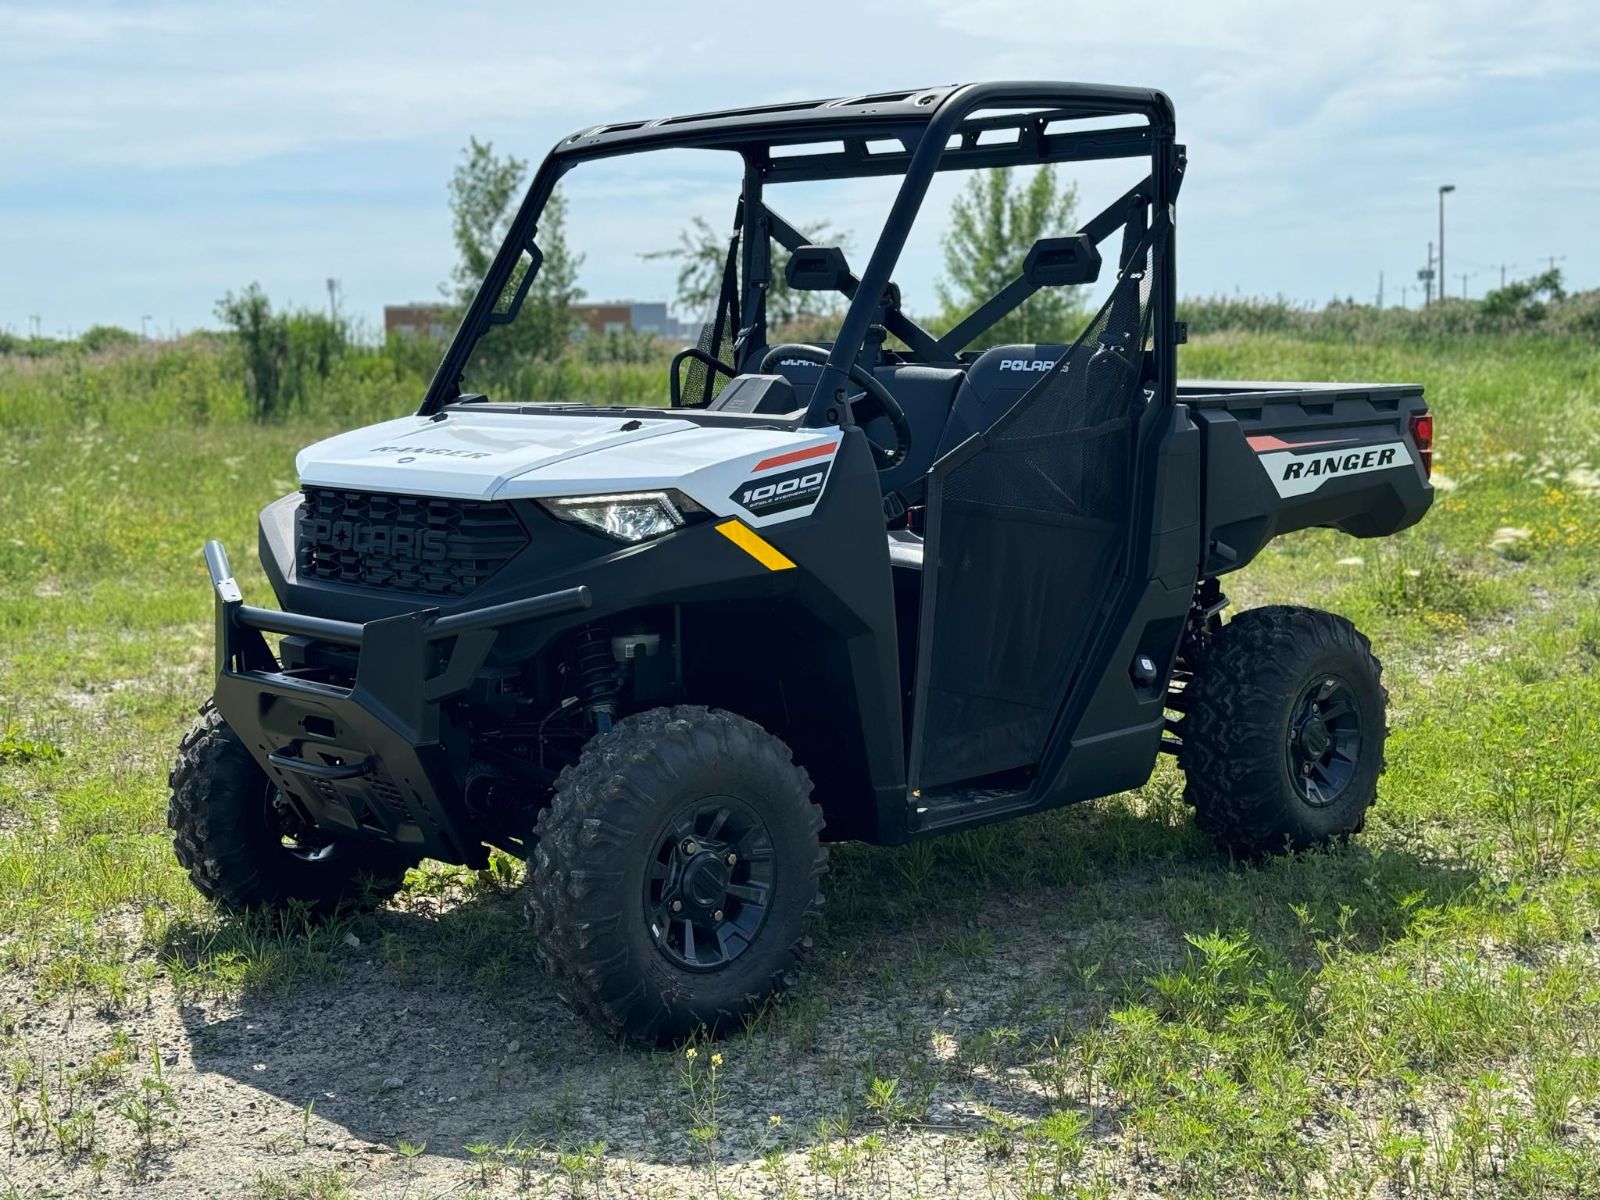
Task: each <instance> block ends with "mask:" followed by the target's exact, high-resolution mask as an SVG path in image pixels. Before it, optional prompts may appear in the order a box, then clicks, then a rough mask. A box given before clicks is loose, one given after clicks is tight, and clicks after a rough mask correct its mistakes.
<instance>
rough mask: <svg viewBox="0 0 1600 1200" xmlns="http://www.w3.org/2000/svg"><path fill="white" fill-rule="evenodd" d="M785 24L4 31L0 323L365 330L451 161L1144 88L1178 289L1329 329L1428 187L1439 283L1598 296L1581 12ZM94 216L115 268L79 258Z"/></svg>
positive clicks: (653, 202) (1523, 9) (926, 262)
mask: <svg viewBox="0 0 1600 1200" xmlns="http://www.w3.org/2000/svg"><path fill="white" fill-rule="evenodd" d="M799 15H800V18H801V19H799V20H797V19H796V14H795V13H794V12H792V11H779V10H769V9H760V8H757V9H747V8H746V9H735V8H734V7H733V6H730V5H728V4H726V3H720V2H719V3H716V4H709V3H708V4H699V5H696V4H683V3H679V4H670V5H669V4H661V3H659V0H613V3H612V4H610V5H608V6H605V7H604V8H599V7H596V6H573V5H561V6H556V5H548V4H547V5H538V6H536V5H530V4H526V3H520V4H491V3H485V2H467V3H459V4H452V5H449V6H435V5H428V4H423V3H420V2H419V0H414V2H406V0H390V2H387V3H380V2H379V0H352V2H349V3H340V4H337V5H319V4H310V3H302V4H248V3H245V4H230V5H226V6H223V5H216V4H201V3H193V2H174V0H154V2H152V3H144V4H139V5H137V6H135V5H132V4H124V3H113V2H110V0H101V2H99V3H86V4H54V5H50V6H43V5H17V4H5V3H3V0H0V78H3V79H4V80H5V84H4V87H3V88H0V161H3V162H5V164H6V169H5V172H4V173H3V174H0V325H4V324H6V323H11V324H13V325H16V324H20V323H21V322H22V320H23V314H26V313H29V312H35V311H44V312H52V313H68V312H70V313H71V314H72V315H71V319H72V321H73V322H74V323H76V324H78V325H80V326H81V325H82V324H83V323H85V322H86V321H89V320H102V319H109V320H120V321H122V322H124V323H129V322H136V321H137V318H138V316H139V315H141V314H142V313H143V312H149V311H153V310H159V311H161V312H170V313H173V314H175V319H176V320H178V321H179V323H182V324H187V323H194V322H199V321H204V320H207V319H208V318H209V313H210V307H211V303H212V301H213V300H214V299H215V297H216V295H218V294H220V292H221V291H223V290H225V289H226V288H228V287H237V286H239V284H240V283H241V282H244V281H247V280H248V279H249V278H251V277H253V276H260V277H261V278H263V281H264V282H268V283H269V286H271V287H272V288H274V289H280V290H281V291H282V293H283V295H284V297H285V298H286V299H295V300H300V301H302V302H315V300H316V298H317V294H318V292H319V290H320V288H321V283H322V279H323V277H324V276H325V275H327V274H330V273H333V274H339V275H340V276H341V277H342V278H344V279H345V281H346V287H347V292H348V294H349V295H350V297H351V299H352V302H355V303H364V304H368V305H370V306H372V307H374V309H375V307H376V306H377V305H378V304H380V303H381V302H382V301H383V300H384V299H385V298H390V299H392V298H395V296H397V295H398V296H399V297H400V298H407V297H409V296H425V295H428V294H431V292H432V290H433V287H434V285H435V283H436V281H437V280H438V279H440V278H442V277H444V276H445V275H446V274H447V272H448V269H449V245H448V241H447V240H446V234H447V224H446V218H445V214H444V211H443V189H444V183H445V178H446V176H447V175H448V171H449V165H450V161H451V158H452V156H453V152H454V148H455V147H459V146H460V145H462V144H463V143H464V142H465V141H466V138H467V136H468V135H474V134H475V135H477V136H480V137H482V136H489V137H493V138H494V139H495V141H496V144H497V145H499V146H500V147H502V148H505V149H510V150H513V151H514V152H516V153H519V154H522V155H525V156H529V157H537V156H538V155H539V154H541V153H542V152H543V151H544V150H545V149H546V148H547V147H548V146H549V145H550V144H551V143H552V142H553V141H554V140H555V139H556V138H557V137H559V136H561V135H562V134H564V133H567V132H570V131H571V130H572V129H575V128H578V127H581V126H583V125H585V124H588V123H591V122H594V121H600V120H607V119H617V118H622V117H648V116H658V115H665V114H668V113H676V112H685V111H696V110H704V109H707V108H721V107H729V106H733V105H738V104H745V103H755V102H761V101H771V100H780V99H797V98H806V97H809V96H826V95H839V94H849V93H853V92H861V91H867V90H876V89H881V88H889V87H897V86H917V85H922V84H930V83H937V82H952V81H957V80H964V79H973V78H1007V77H1011V78H1019V77H1020V78H1029V77H1031V78H1062V77H1065V78H1077V79H1088V80H1096V81H1104V82H1122V83H1136V84H1149V85H1154V86H1159V87H1162V88H1164V89H1165V90H1167V91H1168V92H1169V93H1170V94H1171V95H1172V96H1173V97H1174V99H1175V101H1176V102H1177V106H1178V114H1179V127H1180V133H1181V136H1182V137H1183V138H1184V140H1185V141H1186V142H1187V143H1188V145H1189V148H1190V163H1191V170H1190V175H1189V179H1188V182H1187V184H1186V185H1185V194H1184V200H1183V208H1184V215H1183V217H1182V224H1183V227H1184V231H1185V232H1184V236H1183V238H1182V239H1181V245H1182V251H1181V255H1182V258H1181V261H1180V272H1181V278H1182V280H1183V281H1184V282H1183V284H1182V286H1183V287H1184V288H1185V289H1186V290H1190V291H1212V290H1233V289H1234V288H1235V287H1239V288H1242V289H1243V290H1246V291H1251V292H1276V291H1284V292H1287V293H1289V294H1291V295H1294V296H1297V297H1301V298H1314V299H1325V298H1326V297H1327V296H1328V295H1331V294H1335V293H1337V294H1345V293H1347V292H1351V291H1357V290H1360V291H1362V292H1364V291H1365V290H1366V289H1367V288H1368V287H1369V286H1370V284H1369V283H1368V282H1367V281H1368V280H1369V279H1375V277H1376V274H1377V272H1378V271H1379V270H1381V269H1382V270H1387V272H1388V273H1389V276H1390V278H1391V279H1396V278H1400V277H1402V276H1404V275H1409V274H1410V273H1411V272H1412V271H1414V268H1415V267H1416V266H1417V265H1420V260H1421V258H1422V256H1423V254H1424V246H1425V241H1426V239H1427V238H1428V237H1429V236H1432V234H1431V228H1432V218H1433V210H1432V206H1431V203H1430V201H1431V197H1432V189H1433V187H1434V186H1435V185H1436V184H1437V183H1438V182H1440V181H1441V180H1442V179H1443V178H1444V175H1445V174H1446V173H1448V174H1449V175H1450V178H1451V180H1452V181H1453V182H1455V183H1457V184H1458V185H1459V188H1460V191H1459V193H1458V195H1457V196H1456V197H1454V198H1453V205H1454V207H1453V209H1452V212H1453V214H1454V215H1453V217H1452V220H1454V221H1456V222H1458V225H1457V226H1456V228H1457V230H1458V233H1457V234H1455V235H1453V236H1452V257H1453V258H1454V257H1455V256H1456V255H1459V256H1460V258H1459V261H1460V262H1461V263H1462V264H1463V265H1466V264H1468V263H1470V262H1472V261H1473V260H1474V259H1480V260H1482V261H1483V262H1485V263H1491V262H1498V261H1500V260H1501V259H1509V260H1511V261H1516V262H1527V263H1530V264H1531V263H1532V262H1534V261H1535V260H1536V259H1537V258H1538V257H1539V256H1541V255H1544V254H1552V253H1557V254H1559V253H1565V254H1567V255H1568V261H1567V262H1566V263H1565V264H1564V265H1565V266H1566V267H1567V268H1568V270H1569V271H1570V272H1571V273H1572V274H1574V275H1576V276H1577V277H1578V278H1579V281H1580V282H1582V281H1585V280H1587V281H1590V282H1592V281H1594V280H1595V278H1596V277H1597V276H1600V243H1597V235H1596V234H1595V232H1594V231H1593V229H1592V228H1591V220H1590V218H1589V216H1588V215H1587V212H1586V211H1585V210H1589V211H1592V210H1593V209H1594V208H1595V207H1597V206H1596V204H1595V200H1596V195H1595V193H1596V190H1597V189H1600V156H1597V155H1595V153H1594V150H1593V147H1594V146H1595V145H1597V144H1600V22H1596V21H1594V20H1593V16H1592V11H1591V7H1590V6H1589V5H1587V4H1580V3H1577V2H1576V0H1544V2H1542V3H1537V4H1527V3H1525V2H1523V3H1512V2H1510V0H1404V2H1401V3H1396V2H1395V0H1389V2H1388V3H1380V2H1379V0H1346V2H1344V3H1341V4H1338V5H1331V6H1313V5H1294V6H1288V5H1284V4H1282V3H1272V2H1269V0H1210V2H1206V3H1200V2H1197V0H1188V2H1183V0H1146V3H1144V4H1141V5H1140V6H1138V7H1137V8H1136V9H1126V8H1124V9H1115V8H1111V9H1108V8H1107V7H1106V6H1105V5H1104V3H1103V2H1101V0H1095V2H1094V3H1089V2H1087V0H1068V2H1063V0H929V2H928V3H926V4H924V5H923V6H922V8H921V10H920V11H918V10H917V8H916V7H915V6H913V5H911V4H909V3H906V2H905V0H813V2H812V3H811V4H809V5H807V6H806V7H805V8H804V10H803V11H802V12H801V13H800V14H799ZM819 51H820V52H819ZM1084 177H1085V178H1088V175H1087V174H1086V175H1085V176H1084ZM947 194H948V188H944V187H943V186H942V185H941V190H940V191H939V192H938V193H937V197H936V201H937V202H942V201H943V200H944V199H945V197H946V196H947ZM882 203H883V201H882V200H881V199H880V198H879V193H878V192H877V191H871V190H868V191H864V192H863V193H862V195H861V196H860V197H859V198H854V199H849V198H843V197H841V198H839V199H837V200H831V199H827V200H825V199H823V198H821V197H820V196H819V198H818V200H817V204H818V205H819V206H820V207H819V208H818V211H816V212H812V213H806V214H804V217H805V218H810V217H814V216H827V215H832V216H833V217H834V218H835V220H836V224H837V225H839V226H841V227H853V226H858V227H861V228H866V227H868V226H870V225H871V224H872V223H873V221H874V220H875V219H876V217H877V215H878V214H879V213H880V212H881V207H882ZM646 205H648V206H649V208H648V210H647V209H646ZM727 207H728V204H727V198H726V197H725V196H724V195H722V194H720V193H718V194H716V195H709V194H707V195H702V194H701V193H700V192H698V191H696V190H695V189H694V188H693V187H692V186H690V185H688V184H685V185H684V187H683V189H682V190H681V191H679V192H677V193H676V194H675V193H674V192H673V190H672V188H671V187H670V186H668V187H666V188H665V190H663V188H661V187H657V188H654V189H653V190H647V189H644V188H639V189H636V190H635V191H634V193H633V194H632V196H631V197H629V196H628V195H626V194H625V195H624V196H622V197H621V198H620V199H618V200H616V201H615V202H614V203H609V204H607V205H605V206H602V207H599V208H597V209H596V210H595V214H594V217H593V219H592V220H586V219H584V218H581V217H580V218H579V219H578V220H577V221H575V225H581V226H582V227H583V228H584V231H585V232H588V233H591V234H594V235H597V236H599V237H600V238H601V239H602V240H604V239H605V233H604V225H605V222H606V221H608V220H610V221H616V222H628V223H629V225H630V228H631V229H632V230H633V231H634V232H636V233H638V234H639V236H640V237H646V235H648V236H649V237H654V236H656V234H657V233H660V234H663V235H665V234H666V233H668V232H669V231H670V228H671V227H672V226H673V225H674V223H676V222H679V221H680V220H681V219H682V218H683V215H684V214H686V213H692V212H695V211H700V212H704V213H706V214H707V215H709V216H712V217H714V218H715V219H716V220H717V221H718V222H719V223H720V222H721V221H723V220H724V219H725V216H724V214H725V211H726V209H727ZM796 207H797V208H801V207H804V205H798V204H797V205H796ZM823 208H826V209H828V211H827V212H823V211H821V209H823ZM97 210H104V211H105V213H106V216H105V218H104V220H103V222H102V223H101V225H100V227H99V229H98V230H97V233H98V234H99V235H100V236H105V235H106V233H108V232H112V233H114V237H113V239H112V240H113V241H114V242H116V243H117V244H118V245H119V247H120V248H119V251H118V254H117V255H116V259H117V261H118V263H119V264H129V263H137V264H138V269H137V270H135V269H131V268H130V269H126V270H124V269H122V268H121V267H120V266H119V268H118V269H117V270H116V271H115V272H113V271H111V270H109V269H108V267H107V266H106V264H105V263H104V262H103V261H96V260H95V256H93V255H91V254H88V253H86V252H85V250H84V245H85V242H84V221H85V219H86V218H85V215H84V214H86V213H94V212H96V211H97ZM422 214H431V215H430V216H428V218H427V220H426V221H424V220H423V219H422V216H421V215H422ZM933 222H934V223H933V224H930V225H926V226H924V227H923V228H922V229H921V230H919V234H918V237H917V239H916V241H915V243H914V245H913V247H912V249H911V250H910V251H909V252H908V258H907V260H906V263H905V266H904V268H903V271H902V274H903V276H904V278H903V282H904V283H905V284H906V286H907V292H908V298H909V296H910V295H911V291H912V285H913V282H914V281H915V282H916V283H918V284H920V285H922V286H924V287H926V285H928V284H930V283H931V280H932V277H933V275H934V274H935V273H936V272H937V270H938V268H939V256H938V246H937V236H936V234H937V231H938V224H937V222H938V214H937V212H935V214H934V216H933ZM408 229H409V230H411V231H412V232H411V235H410V236H409V237H408V236H407V230H408ZM869 236H870V235H858V237H857V239H856V240H857V245H856V246H855V247H854V252H855V253H856V254H857V255H865V253H866V252H867V250H868V246H867V245H865V244H861V243H862V242H863V240H864V239H865V238H866V237H869ZM396 239H400V240H403V241H404V242H405V246H404V250H403V251H400V250H398V249H397V248H396V245H395V242H396ZM619 240H620V239H619ZM665 240H667V241H670V238H666V239H665ZM197 247H203V248H204V250H203V252H200V251H197ZM1474 247H1476V249H1474ZM613 260H614V261H612V260H607V257H606V255H605V254H603V253H597V254H596V255H595V256H594V257H593V258H592V260H591V267H592V269H593V270H594V271H595V272H597V277H596V282H595V283H594V286H593V287H592V289H591V290H593V291H595V292H597V293H601V292H603V293H622V292H628V291H634V290H635V289H634V288H633V287H630V286H629V283H628V280H629V276H628V271H629V269H630V268H631V266H632V265H633V264H634V259H633V258H632V257H630V255H628V254H619V255H615V256H613ZM607 261H611V265H610V266H604V264H605V263H606V262H607ZM180 262H181V263H182V264H183V268H182V270H181V271H178V270H165V269H163V264H166V263H180ZM602 267H604V270H603V271H602ZM208 272H209V274H208ZM1452 273H1453V272H1452ZM641 278H642V277H641ZM641 286H642V285H641ZM651 286H656V285H654V284H652V285H651ZM1452 286H1455V285H1454V284H1453V285H1452ZM275 294H276V293H275ZM86 298H87V299H86ZM89 307H93V308H94V311H92V312H91V311H88V308H89ZM54 319H57V320H59V321H60V323H62V324H65V323H66V318H65V317H61V318H54Z"/></svg>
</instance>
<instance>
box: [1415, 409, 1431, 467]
mask: <svg viewBox="0 0 1600 1200" xmlns="http://www.w3.org/2000/svg"><path fill="white" fill-rule="evenodd" d="M1411 440H1412V441H1414V442H1415V443H1416V444H1417V453H1418V454H1420V455H1421V456H1422V473H1423V474H1424V475H1428V476H1430V477H1431V476H1432V475H1433V414H1432V413H1418V414H1417V415H1416V416H1414V417H1412V418H1411Z"/></svg>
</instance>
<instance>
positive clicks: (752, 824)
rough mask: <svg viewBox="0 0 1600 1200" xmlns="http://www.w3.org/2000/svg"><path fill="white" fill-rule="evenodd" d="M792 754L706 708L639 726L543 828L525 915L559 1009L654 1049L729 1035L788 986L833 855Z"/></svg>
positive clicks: (756, 729)
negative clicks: (563, 1005)
mask: <svg viewBox="0 0 1600 1200" xmlns="http://www.w3.org/2000/svg"><path fill="white" fill-rule="evenodd" d="M810 795H811V780H810V779H809V778H808V777H807V775H806V773H805V771H804V770H802V769H801V768H799V767H797V766H795V765H794V763H793V761H792V759H791V757H790V753H789V749H788V747H786V746H785V745H784V744H783V743H782V742H781V741H779V740H778V739H777V738H775V737H773V736H772V735H771V734H769V733H767V732H766V731H765V730H763V729H762V728H761V727H760V726H758V725H755V724H753V723H752V722H750V721H747V720H745V719H744V718H742V717H737V716H734V715H733V714H732V713H727V712H721V711H718V710H715V709H706V708H700V707H690V706H678V707H674V708H659V709H653V710H651V711H649V712H646V713H640V714H638V715H637V716H632V717H628V718H627V719H625V720H623V721H620V722H618V724H617V725H616V726H615V727H614V728H612V729H611V730H610V731H608V732H607V733H604V734H602V735H600V736H599V737H596V738H595V739H594V740H593V741H591V742H590V743H589V744H588V746H586V747H585V748H584V751H583V754H582V757H581V758H580V759H579V760H578V762H577V764H576V765H574V766H572V767H570V768H569V769H568V770H566V771H565V772H563V773H562V777H561V779H560V780H558V781H557V784H556V793H555V798H554V800H553V801H552V803H551V804H550V806H549V807H548V808H546V809H545V810H544V811H543V812H541V813H540V814H539V820H538V825H537V832H538V837H539V845H538V851H537V852H536V854H535V857H534V861H533V865H532V870H531V871H530V872H529V878H528V884H527V889H528V901H527V912H528V919H529V923H530V924H531V925H532V927H533V931H534V935H535V937H536V939H537V948H538V953H539V956H540V958H541V960H542V961H543V962H544V965H545V967H546V969H547V970H548V971H549V972H550V974H551V975H552V976H553V977H554V979H555V981H556V986H557V990H558V992H559V993H560V994H561V996H562V998H563V999H565V1000H566V1001H567V1002H568V1003H570V1004H571V1005H572V1006H573V1007H574V1008H576V1009H577V1010H578V1011H579V1012H581V1013H582V1014H584V1015H585V1016H587V1017H589V1018H590V1019H591V1020H593V1021H595V1022H596V1023H598V1024H599V1025H600V1026H602V1027H603V1028H605V1029H607V1030H609V1031H611V1032H614V1033H617V1034H621V1035H622V1036H624V1037H627V1038H629V1039H631V1040H633V1041H635V1042H639V1043H643V1044H660V1043H670V1042H674V1041H679V1040H682V1039H683V1038H686V1037H688V1036H690V1035H691V1034H693V1033H695V1032H696V1031H697V1030H698V1029H701V1028H705V1029H708V1030H709V1031H711V1032H712V1033H717V1032H721V1031H724V1030H726V1029H728V1028H730V1027H732V1026H734V1025H735V1024H737V1023H738V1022H739V1021H741V1020H742V1019H744V1018H745V1017H747V1016H749V1015H750V1014H752V1013H753V1012H755V1011H756V1010H757V1009H758V1008H759V1007H760V1005H761V1004H762V1003H764V1002H765V1000H766V999H767V997H769V996H771V995H772V994H774V993H776V992H778V991H781V990H782V989H783V988H785V987H786V986H788V984H789V983H790V981H791V977H792V971H793V968H794V967H795V965H796V963H797V962H798V960H799V958H800V956H801V953H802V951H803V950H804V948H805V933H806V923H807V919H808V917H809V916H810V915H811V913H812V911H813V909H814V908H815V907H816V906H817V904H818V903H819V880H820V877H821V876H822V874H823V872H824V871H825V870H826V864H827V857H826V852H825V851H824V850H823V849H822V847H821V846H820V845H819V844H818V837H817V835H818V833H819V831H820V830H821V828H822V811H821V809H819V808H818V807H817V806H816V805H814V804H812V803H811V801H810Z"/></svg>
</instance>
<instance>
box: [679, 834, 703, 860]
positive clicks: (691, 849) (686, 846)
mask: <svg viewBox="0 0 1600 1200" xmlns="http://www.w3.org/2000/svg"><path fill="white" fill-rule="evenodd" d="M678 849H680V850H682V851H683V853H684V855H685V856H689V855H693V854H696V853H698V852H699V850H700V847H699V846H696V845H695V844H694V842H692V841H690V840H689V839H688V838H685V839H684V842H683V845H681V846H679V847H678Z"/></svg>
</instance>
